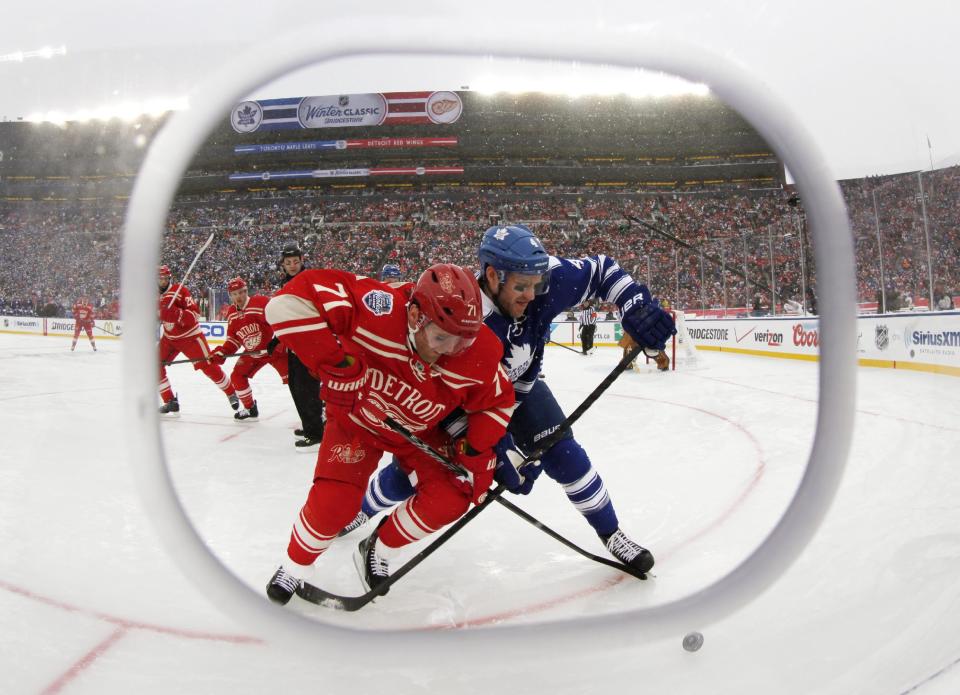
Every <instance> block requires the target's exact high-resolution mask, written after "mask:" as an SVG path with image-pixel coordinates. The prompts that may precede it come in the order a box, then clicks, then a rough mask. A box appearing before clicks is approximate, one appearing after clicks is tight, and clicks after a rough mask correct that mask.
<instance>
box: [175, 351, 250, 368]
mask: <svg viewBox="0 0 960 695" xmlns="http://www.w3.org/2000/svg"><path fill="white" fill-rule="evenodd" d="M218 354H219V353H218ZM266 354H267V351H266V350H257V351H256V352H235V353H233V354H232V355H224V356H223V359H225V360H228V359H230V358H231V357H244V356H246V357H262V356H263V355H266ZM211 357H213V353H211V354H210V355H209V356H208V357H198V358H196V359H194V360H173V361H172V362H164V363H163V366H164V367H169V366H170V365H171V364H195V363H197V362H206V361H207V360H209V359H210V358H211Z"/></svg>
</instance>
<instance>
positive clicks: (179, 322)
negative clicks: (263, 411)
mask: <svg viewBox="0 0 960 695" xmlns="http://www.w3.org/2000/svg"><path fill="white" fill-rule="evenodd" d="M157 286H158V287H159V288H160V309H159V311H160V321H161V323H162V325H163V333H162V334H161V336H160V346H159V352H160V398H162V399H163V405H162V406H160V412H161V413H163V414H167V413H179V412H180V402H179V401H178V400H177V397H176V395H174V393H173V389H172V388H171V387H170V382H169V381H168V380H167V368H166V366H164V363H165V362H171V361H172V360H173V359H174V358H175V357H176V356H177V355H179V354H180V353H181V352H182V353H183V354H184V355H186V356H187V357H188V358H189V359H191V360H198V361H197V362H194V364H193V368H194V369H196V370H197V371H201V372H203V373H204V374H205V375H206V376H207V378H209V379H210V381H212V382H213V383H215V384H216V385H217V388H219V389H220V390H221V391H223V392H224V394H226V396H227V399H228V400H229V401H230V407H232V408H233V409H234V410H237V409H238V408H239V407H240V400H239V399H238V398H237V394H236V393H235V392H234V390H233V386H232V385H231V384H230V378H229V377H228V376H227V375H226V374H224V373H223V370H222V369H220V365H217V364H213V363H212V362H210V361H209V358H210V347H209V346H208V345H207V339H206V338H205V337H204V336H203V332H202V331H201V330H200V314H199V313H198V311H197V303H196V302H195V301H193V298H192V297H191V296H190V290H188V289H187V288H186V287H184V286H183V285H181V284H179V283H175V282H171V281H170V268H168V267H167V266H165V265H162V266H160V269H159V271H158V276H157ZM171 300H172V301H173V304H172V305H171Z"/></svg>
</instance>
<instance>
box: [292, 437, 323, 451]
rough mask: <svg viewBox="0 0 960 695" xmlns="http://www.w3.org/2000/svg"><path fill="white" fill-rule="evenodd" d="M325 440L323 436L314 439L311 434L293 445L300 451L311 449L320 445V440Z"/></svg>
mask: <svg viewBox="0 0 960 695" xmlns="http://www.w3.org/2000/svg"><path fill="white" fill-rule="evenodd" d="M321 439H323V436H322V435H321V436H319V437H313V436H311V435H309V434H305V435H304V436H303V439H298V440H297V441H295V442H294V443H293V445H294V446H295V447H297V448H298V449H309V448H310V447H312V446H316V445H317V444H319V443H320V440H321Z"/></svg>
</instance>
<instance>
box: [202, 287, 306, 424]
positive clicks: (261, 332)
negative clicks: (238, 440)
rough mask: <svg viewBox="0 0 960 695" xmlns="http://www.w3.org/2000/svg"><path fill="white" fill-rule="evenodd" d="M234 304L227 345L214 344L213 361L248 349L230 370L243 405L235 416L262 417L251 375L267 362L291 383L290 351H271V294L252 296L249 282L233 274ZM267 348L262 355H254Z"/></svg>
mask: <svg viewBox="0 0 960 695" xmlns="http://www.w3.org/2000/svg"><path fill="white" fill-rule="evenodd" d="M227 291H228V292H229V293H230V301H231V302H232V304H231V305H230V306H229V307H228V309H227V312H226V316H227V339H226V341H225V342H224V344H223V345H221V346H220V347H217V348H214V350H213V353H212V356H211V357H210V361H211V362H213V363H214V364H223V363H224V358H225V357H226V356H227V355H233V354H235V353H236V352H237V351H238V350H240V349H241V348H243V349H245V350H246V351H247V354H244V355H242V356H241V357H240V359H238V360H237V363H236V364H235V365H234V366H233V372H232V373H231V374H230V383H231V385H232V386H233V388H234V389H235V390H236V392H237V396H239V397H240V404H241V406H242V407H241V408H240V410H238V411H237V412H236V413H234V415H233V417H235V418H236V419H237V420H246V419H247V418H256V417H259V415H260V411H259V410H257V402H256V401H255V400H253V389H252V388H251V387H250V379H252V378H253V375H254V374H256V373H257V372H259V371H260V369H261V368H262V367H263V366H264V365H267V364H269V365H272V366H273V368H274V369H276V370H277V373H278V374H280V378H281V379H282V380H283V383H284V384H286V383H287V351H286V349H284V348H283V347H282V346H280V347H277V348H275V349H274V351H273V353H272V354H269V355H268V354H267V353H266V350H267V345H268V344H269V343H270V341H271V340H273V329H272V328H271V327H270V324H269V323H267V319H266V318H265V317H264V315H263V311H264V308H265V307H266V306H267V302H269V301H270V298H269V297H264V296H263V295H261V294H256V295H254V296H252V297H251V296H250V295H249V294H248V292H247V283H246V282H245V281H244V279H243V278H233V280H231V281H230V282H229V283H227ZM257 351H263V354H262V355H257V356H254V355H251V354H250V353H256V352H257Z"/></svg>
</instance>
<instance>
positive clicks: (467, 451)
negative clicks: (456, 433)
mask: <svg viewBox="0 0 960 695" xmlns="http://www.w3.org/2000/svg"><path fill="white" fill-rule="evenodd" d="M453 449H454V452H455V453H454V460H455V461H456V462H457V463H459V464H460V465H461V466H463V467H464V468H465V469H466V470H467V473H468V474H469V478H470V492H469V494H470V500H471V501H472V502H473V503H474V504H480V503H481V502H483V500H484V498H486V496H487V490H488V489H489V488H490V486H491V485H493V472H494V470H495V469H496V467H497V455H496V454H495V453H494V451H493V449H486V450H484V451H479V452H478V451H475V450H474V449H473V447H471V446H470V445H469V444H468V443H467V439H466V437H464V438H463V439H458V440H457V441H456V442H454V445H453Z"/></svg>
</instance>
